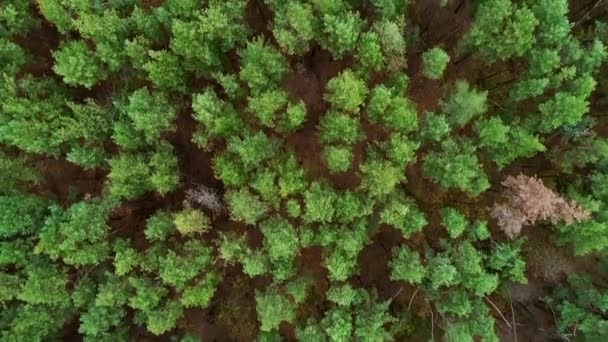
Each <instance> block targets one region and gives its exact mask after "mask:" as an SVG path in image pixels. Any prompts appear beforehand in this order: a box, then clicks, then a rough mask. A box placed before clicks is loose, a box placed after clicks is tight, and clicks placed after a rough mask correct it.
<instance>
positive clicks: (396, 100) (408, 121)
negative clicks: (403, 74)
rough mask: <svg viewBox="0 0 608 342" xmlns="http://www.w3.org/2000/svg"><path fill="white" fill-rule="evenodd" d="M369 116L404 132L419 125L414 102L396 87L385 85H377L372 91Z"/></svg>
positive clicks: (368, 110) (377, 121)
mask: <svg viewBox="0 0 608 342" xmlns="http://www.w3.org/2000/svg"><path fill="white" fill-rule="evenodd" d="M367 117H368V119H369V120H370V121H371V122H372V123H381V124H383V125H384V126H386V127H387V128H389V129H392V130H395V131H399V132H402V133H409V132H411V131H414V130H415V129H416V128H417V127H418V114H417V113H416V108H415V106H414V104H413V103H412V102H411V101H409V100H407V99H406V98H404V97H403V96H402V95H400V94H399V93H398V92H397V91H396V90H395V89H391V88H388V87H386V86H384V85H379V86H376V87H375V88H374V90H373V91H372V98H371V99H370V101H369V104H368V106H367Z"/></svg>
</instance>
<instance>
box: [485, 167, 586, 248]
mask: <svg viewBox="0 0 608 342" xmlns="http://www.w3.org/2000/svg"><path fill="white" fill-rule="evenodd" d="M501 184H502V185H503V186H504V187H505V190H504V192H503V197H504V199H505V201H504V202H503V203H495V204H494V206H493V207H492V209H491V210H490V216H492V217H493V218H495V219H496V220H497V221H498V226H499V227H500V228H501V229H502V230H503V231H504V232H505V234H507V235H508V236H509V237H511V238H512V237H515V236H517V235H519V233H520V232H521V229H522V228H523V226H528V225H533V224H535V223H536V222H538V221H546V222H550V223H552V224H557V223H560V222H564V223H566V224H572V223H574V222H580V221H584V220H587V219H588V218H589V216H590V214H589V212H588V211H586V210H584V209H582V208H581V207H580V206H579V205H578V204H576V203H575V202H574V201H567V200H565V199H564V198H562V197H561V196H560V195H559V194H557V193H555V192H554V191H552V190H551V189H549V188H547V187H546V186H545V185H544V184H543V181H542V180H540V179H538V178H536V177H529V176H526V175H523V174H520V175H519V176H517V177H512V176H507V177H506V178H505V180H503V181H502V183H501Z"/></svg>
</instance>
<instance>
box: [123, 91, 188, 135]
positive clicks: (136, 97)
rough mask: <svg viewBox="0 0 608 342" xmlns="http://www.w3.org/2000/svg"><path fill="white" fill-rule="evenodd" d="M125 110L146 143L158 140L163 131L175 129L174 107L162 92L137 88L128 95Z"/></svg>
mask: <svg viewBox="0 0 608 342" xmlns="http://www.w3.org/2000/svg"><path fill="white" fill-rule="evenodd" d="M125 110H126V113H127V115H128V116H129V118H130V119H131V120H132V121H133V127H134V128H135V129H136V130H138V131H141V132H142V133H143V134H144V137H145V138H146V141H147V142H148V143H153V142H156V141H158V140H159V139H160V137H161V134H162V133H164V132H172V131H174V130H175V123H174V120H175V117H176V111H175V108H174V107H173V106H172V105H171V104H170V103H169V100H168V99H167V98H166V97H165V95H164V94H162V93H154V94H152V93H150V92H149V91H148V90H147V89H146V88H141V89H138V90H136V91H134V92H133V93H132V94H131V96H129V104H128V105H127V107H126V108H125Z"/></svg>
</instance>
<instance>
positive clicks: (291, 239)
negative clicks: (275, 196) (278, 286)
mask: <svg viewBox="0 0 608 342" xmlns="http://www.w3.org/2000/svg"><path fill="white" fill-rule="evenodd" d="M260 230H261V231H262V234H263V235H264V249H265V250H266V251H267V252H268V256H269V257H270V261H271V263H272V264H273V275H274V278H275V279H277V280H285V279H287V278H288V277H289V276H291V275H292V274H291V272H289V271H290V270H291V269H292V268H291V267H288V269H287V271H288V272H286V274H285V272H282V271H283V270H282V269H281V267H280V265H282V264H289V265H290V266H291V265H292V264H293V261H294V259H295V257H296V255H297V254H298V252H299V248H300V244H299V242H298V234H297V232H296V230H295V229H294V227H293V226H292V225H291V224H290V223H289V222H288V221H286V220H285V219H283V218H280V217H278V216H274V217H271V218H269V219H267V220H266V221H264V222H262V223H260Z"/></svg>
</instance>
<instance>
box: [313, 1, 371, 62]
mask: <svg viewBox="0 0 608 342" xmlns="http://www.w3.org/2000/svg"><path fill="white" fill-rule="evenodd" d="M321 26H322V31H323V33H324V35H323V36H321V37H319V38H320V40H319V43H320V44H321V46H322V47H323V48H324V49H326V50H327V51H329V52H330V53H331V54H332V56H333V57H334V58H336V59H338V58H341V57H343V56H344V55H345V54H347V53H350V52H352V51H354V50H355V48H356V45H357V42H358V40H359V35H360V34H361V29H362V27H363V21H362V20H361V18H360V17H359V14H358V12H354V11H344V12H342V13H336V14H325V15H323V16H322V18H321Z"/></svg>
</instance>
